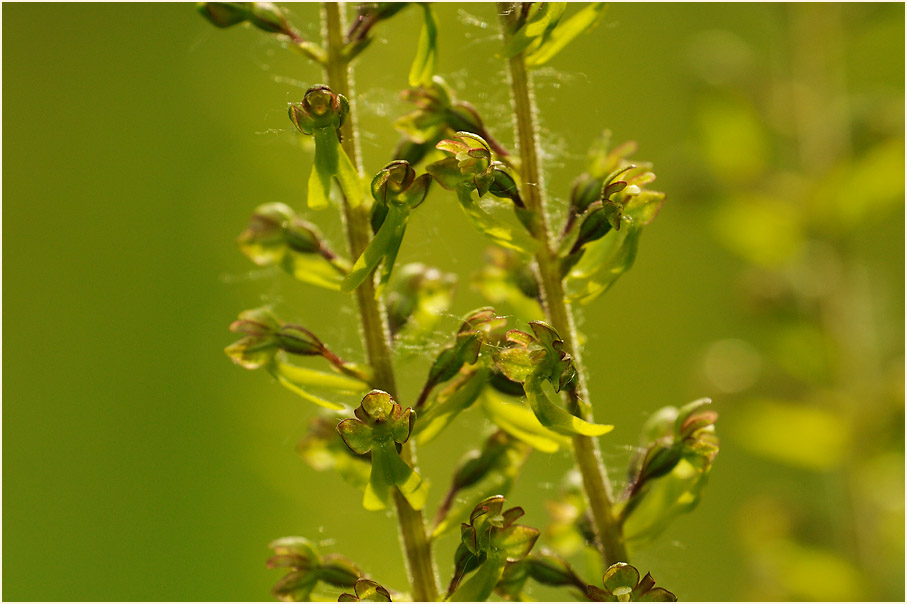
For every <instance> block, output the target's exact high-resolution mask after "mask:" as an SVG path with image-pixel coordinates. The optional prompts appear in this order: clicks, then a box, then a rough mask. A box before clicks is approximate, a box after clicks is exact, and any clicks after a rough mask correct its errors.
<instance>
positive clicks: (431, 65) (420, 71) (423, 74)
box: [409, 2, 438, 88]
mask: <svg viewBox="0 0 907 604" xmlns="http://www.w3.org/2000/svg"><path fill="white" fill-rule="evenodd" d="M420 6H421V7H422V11H423V15H424V17H425V21H424V22H423V24H422V31H421V33H420V34H419V43H418V45H417V46H416V58H415V59H414V60H413V65H412V67H411V68H410V70H409V85H410V86H412V87H413V88H416V87H419V86H425V87H428V86H430V85H431V83H432V76H433V75H434V74H435V60H436V56H437V54H438V49H437V45H438V26H437V24H436V23H435V19H434V16H433V15H432V13H431V6H429V4H428V3H426V2H422V3H420Z"/></svg>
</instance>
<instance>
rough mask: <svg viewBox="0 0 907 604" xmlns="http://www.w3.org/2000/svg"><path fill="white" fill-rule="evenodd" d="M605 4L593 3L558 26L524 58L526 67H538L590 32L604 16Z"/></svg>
mask: <svg viewBox="0 0 907 604" xmlns="http://www.w3.org/2000/svg"><path fill="white" fill-rule="evenodd" d="M606 8H607V3H605V2H593V3H591V4H589V5H588V6H586V7H585V8H583V9H582V10H580V11H579V12H578V13H576V14H575V15H573V16H572V17H570V19H568V20H567V21H566V22H564V23H562V24H559V25H558V26H557V27H555V28H554V30H553V31H551V33H550V34H549V36H548V39H547V40H546V41H545V42H544V43H543V44H542V45H541V46H540V47H539V48H538V49H537V50H535V51H533V52H532V53H530V54H529V55H528V56H527V57H526V66H527V67H538V66H539V65H544V64H545V63H547V62H548V61H550V60H551V59H552V58H553V57H554V55H556V54H557V53H559V52H560V51H561V50H562V49H563V48H564V47H565V46H567V44H569V43H570V42H572V41H573V39H574V38H576V37H578V36H579V35H581V34H584V33H585V32H587V31H589V30H591V29H592V28H593V27H595V26H596V25H598V23H599V22H600V21H601V20H602V17H603V16H604V14H605V9H606Z"/></svg>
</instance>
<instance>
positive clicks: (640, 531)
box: [621, 459, 708, 545]
mask: <svg viewBox="0 0 907 604" xmlns="http://www.w3.org/2000/svg"><path fill="white" fill-rule="evenodd" d="M707 480H708V468H706V469H702V468H698V467H696V466H694V465H693V464H691V463H690V462H689V461H688V460H686V459H681V460H680V461H679V462H678V463H677V465H676V466H674V469H673V470H671V472H670V473H669V474H667V475H666V476H663V477H661V478H658V479H656V480H653V481H651V483H650V484H649V485H648V487H647V490H646V492H645V496H644V497H642V498H641V501H640V502H639V503H638V505H637V506H636V507H635V508H633V509H632V510H629V513H628V514H624V512H621V514H622V515H626V518H625V520H624V523H623V525H624V535H625V537H626V539H627V542H628V543H631V544H633V545H643V544H646V543H649V542H651V541H652V540H653V539H654V538H655V537H657V536H658V535H660V534H661V533H662V532H663V531H664V530H665V529H666V528H667V527H668V525H669V524H670V523H671V522H672V521H673V520H674V518H676V517H677V516H679V515H680V514H683V513H686V512H689V511H690V510H692V509H693V508H695V507H696V505H697V504H698V503H699V499H700V497H701V495H702V490H703V488H704V487H705V484H706V482H707Z"/></svg>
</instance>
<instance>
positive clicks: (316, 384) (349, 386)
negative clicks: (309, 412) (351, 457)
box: [268, 356, 368, 411]
mask: <svg viewBox="0 0 907 604" xmlns="http://www.w3.org/2000/svg"><path fill="white" fill-rule="evenodd" d="M268 370H269V372H270V373H271V375H273V376H274V377H275V378H276V379H277V381H278V382H280V384H281V385H282V386H284V387H285V388H287V389H288V390H290V391H291V392H294V393H296V394H297V395H299V396H301V397H302V398H304V399H306V400H307V401H309V402H312V403H315V404H316V405H319V406H321V407H326V408H328V409H334V410H335V411H336V410H341V409H345V408H346V407H345V406H344V405H342V404H340V403H336V402H333V401H329V400H326V399H324V398H322V397H320V396H318V395H316V394H314V393H313V392H311V391H310V388H324V389H328V390H332V391H334V392H337V393H339V394H347V395H349V394H358V393H361V392H364V391H365V390H368V385H367V384H366V383H365V382H363V381H361V380H357V379H355V378H351V377H349V376H345V375H340V374H337V373H328V372H326V371H318V370H316V369H308V368H306V367H298V366H296V365H292V364H290V363H287V362H285V361H282V360H281V359H280V357H279V356H278V357H275V358H274V361H273V362H272V363H271V364H270V365H269V366H268Z"/></svg>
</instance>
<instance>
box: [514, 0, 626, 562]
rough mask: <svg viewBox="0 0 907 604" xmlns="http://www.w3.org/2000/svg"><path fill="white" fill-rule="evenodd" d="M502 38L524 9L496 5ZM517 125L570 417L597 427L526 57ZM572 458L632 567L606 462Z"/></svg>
mask: <svg viewBox="0 0 907 604" xmlns="http://www.w3.org/2000/svg"><path fill="white" fill-rule="evenodd" d="M498 12H499V14H500V15H501V22H502V27H503V29H504V35H505V36H507V35H509V32H510V31H511V25H512V24H513V23H514V20H516V19H518V18H519V14H520V3H509V2H501V3H499V4H498ZM508 72H509V75H510V86H511V97H512V99H513V108H514V124H515V128H516V134H517V147H518V155H519V158H520V177H521V194H522V196H523V201H524V203H525V204H526V207H527V208H528V209H530V210H532V211H533V212H535V213H536V214H537V215H538V219H537V220H536V221H535V229H534V232H533V236H534V237H535V238H536V239H537V240H538V241H539V242H540V243H541V244H542V245H541V246H540V248H539V251H538V252H536V255H535V260H536V266H537V271H538V279H539V286H540V289H541V293H542V300H543V302H544V306H545V312H546V314H547V317H548V321H549V322H550V323H551V326H552V327H554V329H556V330H557V332H558V334H560V336H561V338H563V340H564V344H565V349H566V350H567V351H568V352H569V353H570V355H571V356H572V357H573V362H574V364H575V366H576V370H577V387H576V391H575V396H573V397H571V400H570V407H571V408H570V411H571V412H572V413H574V414H575V415H577V416H578V417H581V418H582V419H584V420H586V421H588V422H593V421H594V420H593V418H592V407H591V405H590V403H589V393H588V390H587V389H586V376H585V368H584V366H583V362H582V358H581V356H580V350H579V347H578V346H576V341H577V339H576V327H575V325H574V320H573V312H572V310H571V308H570V305H569V304H568V302H567V298H566V295H565V294H564V284H563V281H562V279H561V270H560V263H559V262H558V257H557V253H556V252H555V250H554V248H553V246H552V243H551V236H550V231H549V227H548V215H547V207H546V201H545V188H544V182H543V181H542V173H541V169H540V164H539V143H538V134H537V129H536V124H535V107H534V99H533V96H532V89H531V82H530V79H529V74H528V72H527V70H526V60H525V56H524V55H523V53H520V54H518V55H516V56H514V57H511V58H510V59H508ZM573 455H574V458H575V460H576V465H577V467H578V468H579V471H580V474H581V475H582V477H583V487H584V489H585V491H586V497H587V498H588V500H589V509H590V510H591V511H592V517H593V520H594V522H593V524H594V526H595V529H596V533H597V535H598V539H599V542H600V544H601V547H602V554H603V557H604V561H605V566H610V565H611V564H614V563H615V562H628V561H629V559H628V556H627V550H626V545H625V544H624V539H623V534H622V530H621V527H620V524H619V522H618V521H617V519H616V518H615V516H614V512H613V509H612V508H613V504H612V501H613V497H612V495H611V486H610V483H609V482H608V472H607V469H606V468H605V465H604V463H603V462H602V458H601V452H600V451H599V448H598V441H597V440H595V439H594V438H592V437H589V436H582V435H579V434H576V435H574V436H573Z"/></svg>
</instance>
